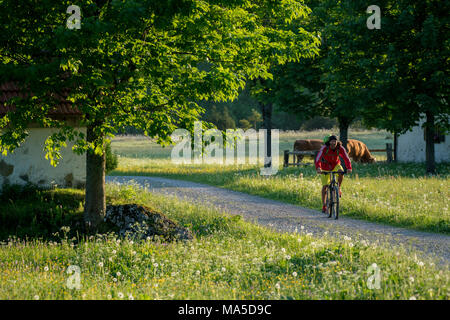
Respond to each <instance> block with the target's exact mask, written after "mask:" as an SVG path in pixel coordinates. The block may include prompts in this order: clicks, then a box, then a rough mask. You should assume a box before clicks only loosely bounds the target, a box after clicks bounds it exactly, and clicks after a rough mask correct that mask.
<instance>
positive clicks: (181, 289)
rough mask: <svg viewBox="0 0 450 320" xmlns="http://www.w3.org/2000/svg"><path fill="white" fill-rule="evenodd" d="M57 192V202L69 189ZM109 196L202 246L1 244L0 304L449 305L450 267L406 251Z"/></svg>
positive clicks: (89, 241)
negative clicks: (144, 209) (75, 283)
mask: <svg viewBox="0 0 450 320" xmlns="http://www.w3.org/2000/svg"><path fill="white" fill-rule="evenodd" d="M54 192H55V197H56V198H58V195H59V194H60V193H61V194H64V193H65V192H67V191H64V192H63V191H61V190H55V191H54ZM70 192H71V191H69V193H70ZM74 194H75V195H76V192H74ZM107 194H108V199H109V201H110V202H112V203H130V202H133V203H138V204H143V205H146V206H148V207H151V208H154V209H155V210H161V211H163V212H164V213H165V214H166V215H167V216H168V217H169V218H171V219H173V220H176V221H178V223H181V224H183V225H185V226H188V227H189V228H190V229H191V230H192V231H193V232H194V234H195V239H194V240H193V241H189V242H174V243H159V242H151V241H141V242H132V241H130V240H126V239H118V238H117V237H116V236H114V235H112V234H107V235H96V236H90V237H86V236H82V235H79V236H78V237H75V238H72V237H69V236H67V229H63V231H64V232H63V231H61V233H60V240H58V241H50V242H49V241H45V240H36V239H35V240H28V241H24V240H20V239H17V238H13V237H11V238H10V239H9V240H7V241H4V242H3V243H1V245H0V299H445V300H447V299H448V298H449V292H448V282H449V275H450V273H449V270H448V268H445V267H442V266H437V265H435V262H434V261H433V260H428V259H423V258H420V257H419V258H418V256H414V254H413V253H412V254H411V252H409V253H407V252H406V251H405V250H404V249H401V248H400V249H395V250H392V249H386V248H382V247H379V246H377V245H375V244H372V243H367V242H364V241H362V242H359V241H356V240H354V239H351V238H349V237H348V236H346V237H344V238H343V239H333V241H331V239H327V237H326V236H325V237H323V238H315V237H313V236H312V235H311V234H309V233H308V231H307V230H300V232H299V233H294V234H280V233H276V232H273V231H270V230H269V229H266V228H263V227H259V226H257V225H254V224H251V223H248V222H245V221H243V220H242V219H240V218H239V216H236V217H228V216H225V215H223V214H222V213H221V212H219V211H217V210H215V209H212V208H208V207H203V206H199V205H194V204H190V203H186V202H183V201H180V200H177V199H176V198H169V197H167V196H161V195H154V194H150V193H146V192H143V191H142V190H139V189H137V188H134V187H133V186H116V185H111V186H108V188H107ZM36 201H38V200H36ZM17 203H20V201H17ZM0 206H1V204H0ZM73 214H76V212H75V213H73ZM373 264H376V265H377V268H379V270H380V283H379V289H376V288H377V287H375V288H374V287H373V286H371V284H373V283H372V282H371V278H370V277H371V276H373V273H372V272H371V271H370V269H369V267H370V266H372V265H373ZM70 265H75V266H78V267H79V270H80V289H76V288H75V289H70V288H69V287H68V280H69V279H70V277H71V276H73V274H72V275H70V274H68V273H67V269H68V267H69V266H70Z"/></svg>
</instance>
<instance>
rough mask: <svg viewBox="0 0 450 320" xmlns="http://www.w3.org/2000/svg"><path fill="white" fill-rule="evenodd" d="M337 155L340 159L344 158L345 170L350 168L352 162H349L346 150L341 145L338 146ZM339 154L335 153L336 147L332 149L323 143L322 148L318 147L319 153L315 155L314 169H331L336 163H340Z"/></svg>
mask: <svg viewBox="0 0 450 320" xmlns="http://www.w3.org/2000/svg"><path fill="white" fill-rule="evenodd" d="M327 148H328V152H327ZM339 156H341V157H342V159H344V162H345V167H346V168H347V170H351V169H352V163H351V162H350V158H349V157H348V154H347V151H346V150H345V148H344V147H343V146H340V149H339ZM339 156H338V153H337V148H336V149H335V150H333V149H331V148H330V147H327V146H326V145H323V146H322V148H320V151H319V154H318V155H317V158H316V161H315V165H316V169H318V168H320V169H321V170H325V171H331V170H333V169H334V167H336V166H337V165H338V164H341V161H340V160H339Z"/></svg>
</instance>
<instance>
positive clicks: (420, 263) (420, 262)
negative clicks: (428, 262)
mask: <svg viewBox="0 0 450 320" xmlns="http://www.w3.org/2000/svg"><path fill="white" fill-rule="evenodd" d="M417 265H418V266H419V267H423V266H424V265H425V263H423V262H422V261H418V262H417Z"/></svg>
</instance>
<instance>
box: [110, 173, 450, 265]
mask: <svg viewBox="0 0 450 320" xmlns="http://www.w3.org/2000/svg"><path fill="white" fill-rule="evenodd" d="M133 180H134V181H135V183H137V184H138V185H140V186H142V187H144V186H145V187H146V188H147V189H148V190H149V191H151V192H157V193H162V194H166V195H171V196H176V197H178V198H180V199H184V200H188V201H192V202H194V203H202V204H206V205H209V206H210V205H212V206H215V207H216V208H217V209H219V210H221V211H223V212H225V213H228V214H239V215H241V216H242V217H243V218H244V219H246V220H247V221H252V222H255V223H258V224H261V225H264V226H267V227H271V228H273V229H275V230H277V231H279V232H302V233H312V234H313V235H315V236H322V235H323V234H324V233H325V232H328V234H329V235H333V236H337V237H339V238H343V237H344V235H345V236H348V237H351V238H352V239H355V240H366V241H369V243H377V244H378V245H388V246H389V247H393V246H396V245H397V246H398V245H400V246H404V247H405V248H407V249H408V248H412V249H416V250H418V251H419V252H422V253H423V254H425V255H426V256H430V257H432V258H436V259H437V263H439V264H442V265H445V266H448V264H449V261H450V250H449V248H450V236H446V235H442V234H436V233H428V232H420V231H415V230H409V229H404V228H398V227H392V226H388V225H382V224H378V223H373V222H367V221H363V220H357V219H351V218H348V217H345V216H342V217H339V220H334V219H328V218H327V216H326V215H324V214H323V213H321V212H319V211H316V210H312V209H308V208H303V207H300V206H297V205H293V204H287V203H283V202H279V201H275V200H270V199H265V198H262V197H258V196H253V195H249V194H245V193H242V192H236V191H231V190H228V189H223V188H218V187H213V186H209V185H205V184H200V183H195V182H189V181H182V180H173V179H166V178H159V177H143V176H135V177H131V176H109V177H106V182H107V183H121V184H128V183H131V181H133ZM302 226H303V228H302Z"/></svg>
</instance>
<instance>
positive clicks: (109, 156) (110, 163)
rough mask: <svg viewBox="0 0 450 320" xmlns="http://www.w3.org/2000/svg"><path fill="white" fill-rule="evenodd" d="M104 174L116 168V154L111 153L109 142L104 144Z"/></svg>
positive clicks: (117, 161)
mask: <svg viewBox="0 0 450 320" xmlns="http://www.w3.org/2000/svg"><path fill="white" fill-rule="evenodd" d="M105 152H106V174H108V173H109V172H111V171H113V170H114V169H116V168H117V166H118V164H119V160H118V158H117V154H115V153H113V152H112V150H111V143H110V142H108V143H107V144H106V150H105Z"/></svg>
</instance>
